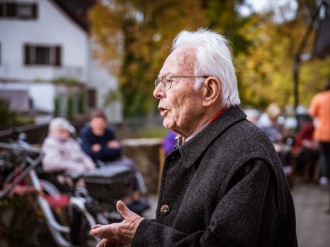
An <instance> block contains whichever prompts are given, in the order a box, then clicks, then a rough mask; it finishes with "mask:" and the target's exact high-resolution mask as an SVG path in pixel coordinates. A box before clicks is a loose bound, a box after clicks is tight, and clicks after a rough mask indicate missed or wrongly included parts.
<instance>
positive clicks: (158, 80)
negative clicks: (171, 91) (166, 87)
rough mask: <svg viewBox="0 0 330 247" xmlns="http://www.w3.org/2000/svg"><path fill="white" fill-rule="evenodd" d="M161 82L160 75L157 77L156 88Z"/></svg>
mask: <svg viewBox="0 0 330 247" xmlns="http://www.w3.org/2000/svg"><path fill="white" fill-rule="evenodd" d="M159 82H160V79H159V77H157V78H156V80H155V88H156V87H157V86H158V84H159Z"/></svg>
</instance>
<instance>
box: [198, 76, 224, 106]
mask: <svg viewBox="0 0 330 247" xmlns="http://www.w3.org/2000/svg"><path fill="white" fill-rule="evenodd" d="M201 93H202V97H203V106H209V105H212V104H213V103H214V102H216V101H217V102H219V101H220V97H221V95H220V93H221V86H220V81H219V79H218V78H216V77H213V76H210V77H208V78H207V79H206V80H205V81H204V83H203V84H202V88H201Z"/></svg>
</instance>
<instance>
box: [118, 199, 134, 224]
mask: <svg viewBox="0 0 330 247" xmlns="http://www.w3.org/2000/svg"><path fill="white" fill-rule="evenodd" d="M116 206H117V211H118V212H119V213H120V214H121V216H123V217H124V219H125V220H128V221H131V220H132V219H133V218H136V217H138V215H137V214H136V213H134V212H132V211H131V210H129V208H128V207H127V206H126V205H125V203H123V202H122V201H118V202H117V205H116Z"/></svg>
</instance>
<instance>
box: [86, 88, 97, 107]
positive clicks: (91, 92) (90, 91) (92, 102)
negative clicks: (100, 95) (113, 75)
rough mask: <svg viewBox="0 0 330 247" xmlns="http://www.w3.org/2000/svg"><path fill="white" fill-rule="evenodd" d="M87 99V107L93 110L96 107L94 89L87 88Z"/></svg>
mask: <svg viewBox="0 0 330 247" xmlns="http://www.w3.org/2000/svg"><path fill="white" fill-rule="evenodd" d="M87 94H88V99H87V105H88V107H89V108H95V107H96V96H97V95H96V89H94V88H89V89H88V91H87Z"/></svg>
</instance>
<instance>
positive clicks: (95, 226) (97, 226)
mask: <svg viewBox="0 0 330 247" xmlns="http://www.w3.org/2000/svg"><path fill="white" fill-rule="evenodd" d="M100 226H101V225H100V224H97V225H94V226H92V227H91V228H92V229H96V228H99V227H100Z"/></svg>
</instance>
